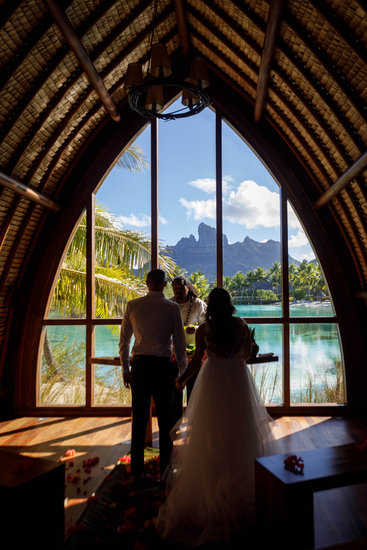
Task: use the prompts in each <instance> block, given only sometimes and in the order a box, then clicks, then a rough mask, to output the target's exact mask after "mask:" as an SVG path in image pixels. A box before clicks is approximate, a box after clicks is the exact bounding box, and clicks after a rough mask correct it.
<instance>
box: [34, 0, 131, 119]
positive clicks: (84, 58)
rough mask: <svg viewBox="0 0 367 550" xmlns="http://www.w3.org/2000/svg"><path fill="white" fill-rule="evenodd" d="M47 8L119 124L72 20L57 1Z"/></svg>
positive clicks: (46, 0)
mask: <svg viewBox="0 0 367 550" xmlns="http://www.w3.org/2000/svg"><path fill="white" fill-rule="evenodd" d="M45 2H46V4H47V7H48V9H49V11H50V13H51V15H52V17H53V18H54V21H55V23H56V25H57V26H58V27H59V29H60V31H61V32H62V34H63V36H64V38H65V40H66V42H67V43H68V44H69V46H70V48H71V49H72V50H73V52H74V54H75V55H76V57H77V59H78V61H79V63H80V65H81V67H82V68H83V70H84V72H85V74H86V75H87V77H88V80H89V82H90V83H91V84H92V86H93V87H94V89H95V90H96V92H97V94H98V95H99V97H100V99H101V101H102V103H103V105H104V106H105V108H106V110H107V112H108V113H109V114H110V116H111V118H112V120H114V121H115V122H119V121H120V119H121V117H120V114H119V113H118V111H117V109H116V106H115V104H114V102H113V101H112V98H111V96H110V94H109V93H108V91H107V88H106V86H105V85H104V83H103V80H102V78H101V77H100V76H99V74H98V72H97V70H96V68H95V66H94V65H93V63H92V60H91V59H90V57H89V55H88V52H87V51H86V49H85V48H84V46H83V43H82V41H81V40H80V38H79V36H78V35H77V33H76V32H75V29H74V27H73V26H72V24H71V23H70V20H69V19H68V17H67V16H66V14H65V13H64V12H63V11H62V9H61V8H60V6H59V5H58V3H57V1H56V0H45Z"/></svg>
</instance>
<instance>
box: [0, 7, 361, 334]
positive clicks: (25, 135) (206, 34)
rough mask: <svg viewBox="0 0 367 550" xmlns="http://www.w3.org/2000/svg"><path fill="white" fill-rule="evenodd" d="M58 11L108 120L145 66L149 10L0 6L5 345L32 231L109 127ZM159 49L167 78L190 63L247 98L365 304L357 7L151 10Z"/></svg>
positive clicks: (0, 275)
mask: <svg viewBox="0 0 367 550" xmlns="http://www.w3.org/2000/svg"><path fill="white" fill-rule="evenodd" d="M52 6H53V8H54V9H52ZM58 6H59V8H60V11H61V12H63V13H64V14H66V16H67V20H66V22H67V24H69V25H70V24H71V25H72V29H73V31H74V32H75V34H76V35H77V37H78V38H79V40H80V43H79V44H77V47H79V48H80V51H82V50H83V48H84V52H85V53H87V54H88V56H89V57H88V58H87V60H86V62H87V63H89V66H90V67H92V69H94V71H95V75H97V77H98V78H96V80H97V84H98V82H99V83H101V82H102V83H103V84H102V85H104V87H105V96H107V98H108V102H110V103H109V105H111V104H112V105H113V108H112V111H111V109H110V113H111V112H112V116H113V110H114V109H115V110H116V111H115V112H116V113H119V112H121V109H122V107H123V106H124V105H126V89H125V87H124V78H125V74H126V69H127V65H128V63H130V62H143V63H144V64H145V65H147V62H148V51H149V44H150V37H151V21H152V14H153V9H154V2H153V1H152V0H103V1H102V0H100V1H98V0H88V1H87V0H71V1H64V2H61V1H60V2H59V4H57V3H56V2H54V1H52V0H49V1H44V2H43V1H41V0H23V1H22V0H12V1H11V0H9V1H5V3H4V2H2V7H1V10H2V13H1V20H0V25H1V30H0V33H1V34H0V48H1V56H0V63H1V70H2V76H1V99H0V118H1V132H0V171H1V178H0V183H1V185H0V196H1V202H0V246H1V255H0V298H1V304H0V307H1V319H0V333H1V337H3V335H4V331H5V327H6V326H7V319H8V315H9V306H10V305H11V303H12V296H13V294H14V291H16V289H17V286H18V285H19V284H20V281H21V280H22V277H23V275H24V273H25V269H26V265H27V262H28V261H29V257H30V256H31V254H32V247H33V246H34V244H35V241H36V239H37V231H38V226H39V223H40V220H41V219H44V217H45V215H47V216H53V215H55V212H57V209H58V208H64V207H65V203H64V202H62V200H63V199H60V197H61V196H62V186H63V185H64V183H65V179H64V178H65V174H66V173H67V171H68V169H69V167H70V165H71V164H72V163H73V162H74V161H75V159H76V158H77V157H78V155H79V154H80V152H81V151H82V150H83V148H84V147H85V144H86V142H87V140H89V141H90V140H91V139H92V138H93V135H97V133H98V132H99V130H100V128H102V127H103V126H104V125H105V124H106V122H107V121H108V122H109V121H111V115H110V113H109V112H108V111H107V109H106V107H105V105H104V104H103V102H102V99H101V96H100V95H99V94H98V93H97V91H96V88H95V87H94V86H93V85H92V83H91V81H90V79H89V78H88V77H87V76H86V73H85V71H84V70H83V68H82V67H81V63H80V59H78V58H77V55H76V53H74V51H72V49H71V45H69V43H68V42H67V39H66V38H65V35H64V34H63V33H62V31H61V30H60V23H56V22H55V18H54V17H55V13H54V12H55V9H56V8H57V7H58ZM56 11H57V10H56ZM51 12H52V13H51ZM155 36H156V38H157V39H159V40H160V41H161V42H164V43H165V44H166V45H167V48H168V51H169V54H170V56H171V59H172V61H173V62H174V63H175V64H176V66H180V65H181V66H183V65H184V63H185V61H186V60H188V59H189V58H190V57H192V56H193V55H196V54H199V55H200V56H202V57H204V58H205V59H206V60H207V62H208V66H209V69H210V73H211V74H212V77H213V78H214V79H217V81H221V82H224V83H225V84H226V85H228V86H230V87H231V89H233V90H234V91H235V92H236V93H237V94H238V95H239V96H241V97H242V98H243V101H244V102H245V103H246V105H248V106H249V108H250V109H251V112H252V113H253V117H254V121H255V123H257V124H258V125H259V127H260V128H261V124H262V123H263V121H265V122H266V123H267V124H268V125H270V126H271V127H272V128H273V129H274V131H275V132H276V133H277V135H278V136H279V139H280V141H281V142H284V144H286V145H287V147H289V150H290V151H291V153H292V154H293V155H294V156H295V158H297V160H298V162H300V163H301V165H302V166H303V168H304V169H305V171H306V172H307V174H308V175H309V177H310V178H311V179H312V181H313V187H312V189H309V190H308V189H305V192H306V193H308V195H309V199H310V201H311V202H312V204H313V205H314V208H315V210H316V212H317V215H319V216H320V218H321V219H322V220H324V222H325V223H326V220H328V219H329V220H332V221H333V224H334V227H335V228H337V233H336V234H335V239H337V240H338V241H339V242H340V243H343V246H344V247H345V249H346V250H347V252H348V257H347V260H348V267H347V269H348V270H349V271H350V272H351V273H352V274H353V275H352V277H351V279H350V281H351V284H352V285H353V288H351V291H352V292H353V293H354V295H357V294H358V293H359V295H361V292H362V293H363V292H365V291H366V289H367V219H366V218H367V201H366V194H367V185H366V184H367V170H366V169H364V167H366V151H367V102H366V99H367V86H366V83H367V6H366V4H365V3H364V2H363V1H362V0H359V1H358V0H288V2H286V1H284V2H282V1H281V0H268V1H265V0H245V1H239V0H177V1H175V0H160V1H159V3H158V16H157V23H156V29H155ZM98 79H99V80H98ZM101 88H102V87H101V86H100V89H101ZM214 107H215V104H214ZM114 118H116V116H115V117H114ZM114 124H121V125H123V124H124V120H123V119H122V118H121V120H120V122H114ZM354 165H355V166H354ZM351 167H353V170H354V171H352V173H351V172H348V170H349V169H351ZM327 191H330V192H331V193H330V195H325V192H327ZM32 193H33V194H32ZM37 194H38V195H37ZM37 200H38V202H37ZM60 200H61V203H60V202H59V201H60ZM324 222H323V223H324ZM362 295H363V294H362Z"/></svg>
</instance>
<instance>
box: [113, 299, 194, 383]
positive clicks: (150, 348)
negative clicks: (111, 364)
mask: <svg viewBox="0 0 367 550" xmlns="http://www.w3.org/2000/svg"><path fill="white" fill-rule="evenodd" d="M133 334H134V337H135V341H134V344H133V348H132V350H131V352H132V355H154V356H156V357H171V354H172V348H171V343H172V340H173V346H174V350H175V355H176V359H177V364H178V369H179V373H180V374H181V373H182V372H183V371H184V370H185V368H186V366H187V353H186V338H185V332H184V330H183V325H182V319H181V312H180V308H179V307H178V305H177V304H175V303H174V302H172V301H171V300H167V298H165V296H164V294H163V292H157V291H152V290H151V291H149V292H148V294H146V296H143V297H142V298H137V299H135V300H131V301H130V302H129V303H128V304H127V306H126V311H125V314H124V317H123V319H122V323H121V331H120V361H121V365H122V366H123V369H124V371H125V372H127V371H128V370H129V367H130V342H131V338H132V335H133ZM171 337H172V339H171Z"/></svg>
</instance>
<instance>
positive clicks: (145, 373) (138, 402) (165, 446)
mask: <svg viewBox="0 0 367 550" xmlns="http://www.w3.org/2000/svg"><path fill="white" fill-rule="evenodd" d="M174 380H175V372H174V369H173V367H172V363H171V361H170V358H169V357H167V358H166V357H155V356H152V355H135V356H134V358H133V361H132V367H131V393H132V416H133V418H132V441H131V471H132V473H133V475H135V476H139V475H140V474H142V473H143V471H144V446H145V434H146V428H147V424H148V419H149V412H150V403H151V398H152V397H153V399H154V402H155V406H156V414H157V419H158V427H159V452H160V471H161V474H163V472H164V470H165V468H166V466H167V464H168V460H169V457H170V454H171V451H172V441H171V438H170V433H169V432H170V430H171V428H172V425H173V410H172V409H173V406H172V405H173V403H172V394H173V390H174Z"/></svg>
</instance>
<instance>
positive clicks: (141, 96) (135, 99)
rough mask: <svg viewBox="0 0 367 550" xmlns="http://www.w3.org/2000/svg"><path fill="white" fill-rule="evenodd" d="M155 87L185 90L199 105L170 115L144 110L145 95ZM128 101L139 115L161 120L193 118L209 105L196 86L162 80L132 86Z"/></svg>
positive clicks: (201, 91)
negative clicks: (194, 97)
mask: <svg viewBox="0 0 367 550" xmlns="http://www.w3.org/2000/svg"><path fill="white" fill-rule="evenodd" d="M157 85H161V86H168V87H175V88H181V89H184V90H187V91H189V92H191V93H192V94H194V95H195V96H196V98H197V99H198V100H199V103H198V104H196V105H193V106H191V107H188V110H186V111H185V112H183V113H181V112H177V111H174V112H172V113H158V112H157V111H155V110H149V109H146V108H145V105H144V101H145V93H146V91H147V90H148V89H149V88H151V87H153V86H157ZM128 99H129V105H130V107H131V109H133V110H134V111H136V112H137V113H139V114H140V115H142V116H144V117H146V118H160V119H163V120H175V119H177V118H185V117H189V116H193V115H196V114H198V113H200V112H201V111H202V110H203V109H205V108H206V107H208V106H209V105H210V104H211V101H210V98H209V96H208V95H207V93H206V92H204V91H203V90H202V89H201V88H199V87H198V86H195V85H194V84H191V83H190V82H185V81H177V82H176V81H173V80H172V81H167V80H162V79H155V80H152V81H151V82H148V83H146V84H143V85H141V86H132V87H131V88H130V90H129V93H128Z"/></svg>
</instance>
